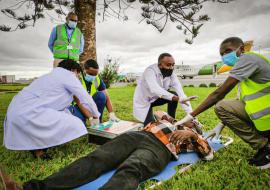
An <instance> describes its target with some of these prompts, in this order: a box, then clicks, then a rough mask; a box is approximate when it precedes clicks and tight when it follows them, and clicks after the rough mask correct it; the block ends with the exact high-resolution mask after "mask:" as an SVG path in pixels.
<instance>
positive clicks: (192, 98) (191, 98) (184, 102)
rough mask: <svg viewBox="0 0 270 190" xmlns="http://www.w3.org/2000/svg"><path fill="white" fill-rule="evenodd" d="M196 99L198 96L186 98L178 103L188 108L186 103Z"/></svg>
mask: <svg viewBox="0 0 270 190" xmlns="http://www.w3.org/2000/svg"><path fill="white" fill-rule="evenodd" d="M197 99H198V96H190V97H186V98H181V99H180V100H179V103H180V104H185V105H187V106H189V104H188V102H190V101H193V100H197Z"/></svg>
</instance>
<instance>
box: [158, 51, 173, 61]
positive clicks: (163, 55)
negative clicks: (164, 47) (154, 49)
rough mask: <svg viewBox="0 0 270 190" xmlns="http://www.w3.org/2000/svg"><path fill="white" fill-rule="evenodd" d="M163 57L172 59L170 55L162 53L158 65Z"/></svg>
mask: <svg viewBox="0 0 270 190" xmlns="http://www.w3.org/2000/svg"><path fill="white" fill-rule="evenodd" d="M164 57H172V55H171V54H169V53H162V54H160V55H159V57H158V63H160V61H161V60H162V59H163V58H164Z"/></svg>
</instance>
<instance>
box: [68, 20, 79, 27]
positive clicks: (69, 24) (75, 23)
mask: <svg viewBox="0 0 270 190" xmlns="http://www.w3.org/2000/svg"><path fill="white" fill-rule="evenodd" d="M76 26H77V22H74V21H71V20H69V21H68V27H69V28H72V29H74V28H76Z"/></svg>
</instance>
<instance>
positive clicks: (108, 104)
mask: <svg viewBox="0 0 270 190" xmlns="http://www.w3.org/2000/svg"><path fill="white" fill-rule="evenodd" d="M106 108H107V110H108V112H109V113H111V112H113V107H112V103H111V100H110V98H108V97H107V101H106Z"/></svg>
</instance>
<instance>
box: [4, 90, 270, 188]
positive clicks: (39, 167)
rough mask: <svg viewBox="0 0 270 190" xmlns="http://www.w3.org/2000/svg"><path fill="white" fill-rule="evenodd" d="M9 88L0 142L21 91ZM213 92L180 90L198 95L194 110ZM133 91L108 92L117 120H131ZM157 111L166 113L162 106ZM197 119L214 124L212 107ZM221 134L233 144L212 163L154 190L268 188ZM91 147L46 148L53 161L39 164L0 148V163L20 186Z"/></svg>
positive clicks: (239, 144)
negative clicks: (8, 113)
mask: <svg viewBox="0 0 270 190" xmlns="http://www.w3.org/2000/svg"><path fill="white" fill-rule="evenodd" d="M9 87H10V86H9ZM9 87H8V86H0V91H1V89H5V91H9V92H8V93H3V92H2V93H0V141H2V139H3V120H4V116H5V112H6V109H7V107H8V104H9V102H10V101H11V99H12V97H13V96H14V95H16V91H17V90H20V89H21V88H22V86H15V87H14V86H12V87H10V88H9ZM213 90H214V88H189V87H187V88H184V91H185V92H186V94H187V95H198V96H199V97H200V98H199V100H198V101H196V102H192V105H193V107H196V106H197V105H198V104H199V103H200V102H201V101H202V100H203V99H204V97H206V96H207V94H209V93H210V92H211V91H213ZM3 91H4V90H3ZM10 91H14V92H13V93H12V92H10ZM133 92H134V87H125V88H112V89H110V90H109V94H110V96H111V99H112V102H113V105H114V108H115V112H116V114H117V116H118V117H120V118H121V119H124V120H134V118H133V117H132V97H133ZM235 94H236V92H235V91H234V92H233V93H231V94H229V95H228V96H227V98H232V97H235ZM179 107H180V106H179ZM161 109H163V110H166V109H165V107H164V106H163V107H162V108H161ZM183 116H184V113H183V112H182V110H181V109H180V108H178V112H177V118H181V117H183ZM107 117H108V116H107V114H105V119H106V118H107ZM199 120H200V121H201V122H202V123H203V124H204V125H205V130H206V131H207V130H209V129H211V128H212V127H214V125H215V124H217V123H218V119H217V117H216V116H215V114H214V111H213V108H211V109H209V110H208V111H206V112H205V113H202V114H201V115H200V116H199ZM223 134H224V135H228V136H231V137H233V138H234V143H233V144H232V145H230V146H229V147H228V148H226V149H222V150H220V151H219V152H217V153H216V154H215V158H214V160H213V161H211V162H200V163H199V164H197V165H196V166H194V167H192V168H191V169H189V170H188V171H187V172H186V173H184V174H177V175H175V176H174V177H173V178H172V179H171V180H169V181H167V182H165V183H163V185H161V186H159V187H157V188H156V189H162V190H176V189H181V190H182V189H269V188H270V169H269V170H265V171H260V170H257V169H256V168H254V167H251V166H249V165H248V163H247V159H248V158H250V157H251V156H252V155H253V154H254V151H253V150H252V149H251V148H250V147H249V146H248V145H247V144H245V143H244V142H243V141H241V140H240V139H239V138H238V137H236V136H235V135H234V134H233V133H232V132H231V131H230V130H228V129H225V130H224V132H223ZM95 148H96V146H95V145H89V144H87V137H81V138H79V139H77V140H74V141H72V142H70V143H67V144H64V145H61V146H59V147H55V148H52V149H50V150H49V154H51V155H52V156H53V158H54V159H53V160H51V161H42V160H36V159H34V158H33V157H32V156H31V155H30V154H29V153H28V152H24V151H9V150H7V149H5V148H4V147H3V146H1V148H0V163H1V165H3V166H4V167H5V168H6V170H7V171H8V173H10V174H11V175H12V177H13V178H14V179H15V180H16V181H17V182H18V183H22V182H24V181H27V180H29V179H31V178H38V179H42V178H44V177H46V176H48V175H50V174H52V173H53V172H55V171H57V170H59V169H60V168H62V167H64V166H66V165H67V164H69V163H70V162H72V161H74V160H76V159H78V158H80V157H82V156H84V155H86V154H88V153H89V152H91V151H93V150H94V149H95Z"/></svg>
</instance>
